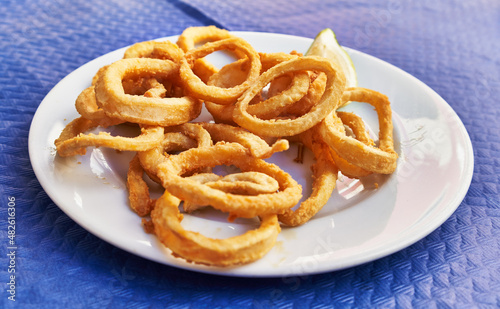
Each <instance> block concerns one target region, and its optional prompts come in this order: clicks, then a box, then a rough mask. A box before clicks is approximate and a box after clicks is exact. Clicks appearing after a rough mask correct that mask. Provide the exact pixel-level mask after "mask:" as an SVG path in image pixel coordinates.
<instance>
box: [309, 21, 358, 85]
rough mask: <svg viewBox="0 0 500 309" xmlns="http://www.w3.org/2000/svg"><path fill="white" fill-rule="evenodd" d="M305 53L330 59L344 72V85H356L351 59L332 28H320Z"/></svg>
mask: <svg viewBox="0 0 500 309" xmlns="http://www.w3.org/2000/svg"><path fill="white" fill-rule="evenodd" d="M305 55H306V56H320V57H323V58H327V59H330V60H331V61H333V62H334V63H336V64H337V66H339V67H340V69H341V70H342V71H343V72H344V74H345V77H346V87H357V86H358V77H357V75H356V69H355V68H354V64H353V62H352V59H351V57H350V56H349V54H348V53H347V52H346V51H345V49H344V48H342V46H340V44H339V42H338V41H337V38H336V37H335V33H334V32H333V30H332V29H330V28H326V29H323V30H321V32H319V33H318V34H317V35H316V37H315V38H314V41H313V42H312V44H311V46H310V47H309V49H308V50H307V52H306V54H305Z"/></svg>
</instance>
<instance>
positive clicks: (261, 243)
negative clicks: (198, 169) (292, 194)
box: [151, 191, 281, 266]
mask: <svg viewBox="0 0 500 309" xmlns="http://www.w3.org/2000/svg"><path fill="white" fill-rule="evenodd" d="M179 204H180V200H179V199H178V198H176V197H174V196H173V195H171V194H170V193H169V192H168V191H165V193H164V194H163V195H162V196H161V197H160V198H159V199H158V201H157V202H156V206H155V209H154V210H153V211H152V213H151V218H152V221H153V223H154V229H155V234H156V235H157V237H158V239H160V241H161V242H162V243H163V244H164V245H165V246H166V247H167V248H169V249H170V250H172V253H173V255H174V256H179V257H182V258H183V259H185V260H187V261H190V262H194V263H199V264H205V265H212V266H231V265H241V264H247V263H250V262H253V261H255V260H257V259H260V258H261V257H262V256H264V255H265V254H266V253H267V252H269V250H271V248H272V247H273V246H274V244H275V243H276V239H277V237H278V234H279V232H280V231H281V228H280V226H279V223H278V219H277V217H276V215H264V216H261V223H260V227H259V228H257V229H255V230H251V231H248V232H246V233H244V234H242V235H239V236H234V237H230V238H226V239H214V238H209V237H206V236H204V235H202V234H200V233H196V232H192V231H187V230H185V229H184V228H183V227H182V225H181V220H182V218H183V216H182V214H181V213H180V212H179Z"/></svg>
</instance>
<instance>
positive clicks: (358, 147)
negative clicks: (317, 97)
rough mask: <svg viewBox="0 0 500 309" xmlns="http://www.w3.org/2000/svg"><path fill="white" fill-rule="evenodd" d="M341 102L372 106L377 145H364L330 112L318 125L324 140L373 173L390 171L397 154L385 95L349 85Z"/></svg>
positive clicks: (388, 172) (347, 159)
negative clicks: (376, 131)
mask: <svg viewBox="0 0 500 309" xmlns="http://www.w3.org/2000/svg"><path fill="white" fill-rule="evenodd" d="M342 101H343V102H348V101H357V102H366V103H369V104H371V105H373V106H374V107H375V110H376V111H377V115H378V123H379V146H378V148H377V147H373V146H372V145H366V144H364V143H363V142H361V141H359V140H357V139H355V138H354V137H351V136H347V135H346V134H345V131H344V130H342V129H343V128H342V129H340V126H339V123H341V120H340V119H339V118H338V116H337V114H336V113H335V112H332V113H330V114H329V115H328V116H327V117H326V118H325V119H324V121H323V122H322V123H321V125H320V133H321V135H322V136H323V139H324V140H325V142H326V143H327V144H328V145H329V146H330V147H331V148H332V149H333V150H334V151H335V152H336V153H337V154H338V155H339V156H340V157H342V158H343V159H345V160H346V161H348V162H349V163H351V164H354V165H356V166H359V167H360V168H362V169H364V170H366V171H369V172H374V173H380V174H390V173H392V172H394V170H395V169H396V165H397V159H398V154H397V153H396V152H395V151H394V142H393V137H392V131H393V125H392V111H391V107H390V102H389V99H388V98H387V96H385V95H383V94H381V93H379V92H377V91H374V90H370V89H365V88H359V87H358V88H349V89H347V91H346V92H345V93H344V95H343V96H342Z"/></svg>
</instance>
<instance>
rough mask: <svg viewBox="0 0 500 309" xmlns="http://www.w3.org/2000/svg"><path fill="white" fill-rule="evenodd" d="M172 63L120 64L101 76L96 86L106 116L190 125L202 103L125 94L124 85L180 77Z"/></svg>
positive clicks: (128, 61) (142, 61) (137, 61)
mask: <svg viewBox="0 0 500 309" xmlns="http://www.w3.org/2000/svg"><path fill="white" fill-rule="evenodd" d="M178 68H179V66H178V65H177V64H175V63H174V62H172V61H168V60H159V59H150V58H128V59H121V60H118V61H116V62H114V63H112V64H111V65H109V67H108V68H107V69H106V70H105V71H104V72H102V74H101V76H100V77H99V78H98V80H97V82H96V85H95V92H96V99H97V104H98V105H99V104H100V105H101V107H102V108H103V109H104V111H105V113H106V115H108V116H110V117H113V118H119V119H123V120H126V121H130V122H135V123H141V124H148V125H161V126H171V125H177V124H181V123H185V122H188V121H190V120H192V119H194V118H196V117H198V115H199V114H200V112H201V108H202V102H201V101H199V100H197V99H195V98H193V97H189V96H184V97H181V98H176V97H172V98H148V97H144V96H134V95H129V94H126V93H125V91H124V89H123V84H122V81H123V80H124V79H127V78H141V77H144V76H154V77H158V78H167V79H168V78H169V77H171V76H176V74H178Z"/></svg>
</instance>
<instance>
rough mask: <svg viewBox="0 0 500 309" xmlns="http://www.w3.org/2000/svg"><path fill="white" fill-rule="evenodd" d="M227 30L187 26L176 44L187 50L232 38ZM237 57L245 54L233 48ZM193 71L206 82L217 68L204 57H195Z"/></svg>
mask: <svg viewBox="0 0 500 309" xmlns="http://www.w3.org/2000/svg"><path fill="white" fill-rule="evenodd" d="M233 37H235V36H233V35H232V34H231V33H229V31H227V30H224V29H219V28H217V27H215V26H206V27H189V28H186V29H185V30H184V31H183V32H182V34H181V35H180V36H179V38H178V39H177V45H178V46H179V47H180V48H181V49H182V50H184V52H187V51H189V50H191V49H195V48H196V47H197V45H198V44H202V43H206V42H213V41H218V40H223V39H229V38H233ZM235 53H236V55H237V57H238V58H244V57H245V54H244V53H242V52H240V51H238V50H235ZM193 72H194V73H195V74H196V76H198V77H200V79H201V80H202V81H203V82H205V83H206V82H208V79H209V78H210V76H212V75H213V74H215V73H216V72H218V69H217V68H216V67H215V66H214V65H213V64H211V63H210V62H208V61H207V60H206V59H205V58H200V59H197V60H196V61H195V62H194V64H193Z"/></svg>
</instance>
